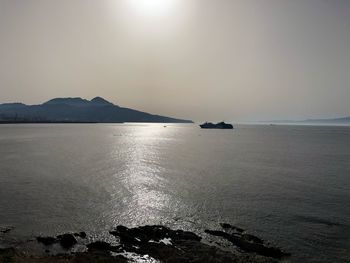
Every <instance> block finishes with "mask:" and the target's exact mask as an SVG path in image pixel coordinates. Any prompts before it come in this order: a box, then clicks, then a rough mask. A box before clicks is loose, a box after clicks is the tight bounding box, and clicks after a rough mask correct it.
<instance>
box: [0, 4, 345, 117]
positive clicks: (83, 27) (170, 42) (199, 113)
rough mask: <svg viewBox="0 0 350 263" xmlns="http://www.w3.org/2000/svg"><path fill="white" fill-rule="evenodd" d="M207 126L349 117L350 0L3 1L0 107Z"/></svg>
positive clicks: (0, 12)
mask: <svg viewBox="0 0 350 263" xmlns="http://www.w3.org/2000/svg"><path fill="white" fill-rule="evenodd" d="M95 96H101V97H104V98H105V99H107V100H109V101H111V102H113V103H115V104H117V105H120V106H125V107H130V108H134V109H139V110H143V111H147V112H151V113H156V114H162V115H167V116H173V117H179V118H186V119H192V120H198V121H199V120H203V121H204V120H211V121H221V120H227V121H257V120H278V119H283V120H285V119H296V120H298V119H308V118H328V117H330V118H331V117H343V116H350V103H349V99H350V1H349V0H55V1H54V0H25V1H24V0H0V103H5V102H23V103H26V104H40V103H42V102H45V101H47V100H49V99H51V98H54V97H83V98H87V99H91V98H93V97H95Z"/></svg>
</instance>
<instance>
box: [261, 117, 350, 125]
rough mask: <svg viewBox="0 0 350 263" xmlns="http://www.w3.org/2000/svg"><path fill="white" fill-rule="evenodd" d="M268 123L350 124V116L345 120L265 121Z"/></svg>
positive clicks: (344, 118)
mask: <svg viewBox="0 0 350 263" xmlns="http://www.w3.org/2000/svg"><path fill="white" fill-rule="evenodd" d="M264 122H268V123H292V124H334V125H336V124H350V116H349V117H343V118H333V119H308V120H299V121H296V120H275V121H264Z"/></svg>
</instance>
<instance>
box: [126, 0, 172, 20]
mask: <svg viewBox="0 0 350 263" xmlns="http://www.w3.org/2000/svg"><path fill="white" fill-rule="evenodd" d="M127 1H128V4H129V5H130V7H131V8H132V9H134V10H135V11H136V12H138V13H139V14H140V15H147V16H166V15H168V14H169V13H170V12H171V11H172V10H173V8H174V6H175V4H176V1H177V0H127Z"/></svg>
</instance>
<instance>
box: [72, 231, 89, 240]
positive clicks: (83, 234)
mask: <svg viewBox="0 0 350 263" xmlns="http://www.w3.org/2000/svg"><path fill="white" fill-rule="evenodd" d="M74 236H76V237H80V238H83V239H84V238H86V237H87V235H86V233H85V232H79V233H74Z"/></svg>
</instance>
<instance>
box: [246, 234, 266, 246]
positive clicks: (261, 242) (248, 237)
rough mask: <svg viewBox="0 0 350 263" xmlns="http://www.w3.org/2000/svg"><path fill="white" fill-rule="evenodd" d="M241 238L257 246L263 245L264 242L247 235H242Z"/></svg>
mask: <svg viewBox="0 0 350 263" xmlns="http://www.w3.org/2000/svg"><path fill="white" fill-rule="evenodd" d="M242 238H243V239H244V240H246V241H249V242H253V243H259V244H263V243H264V240H262V239H260V238H258V237H256V236H253V235H249V234H243V235H242Z"/></svg>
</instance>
